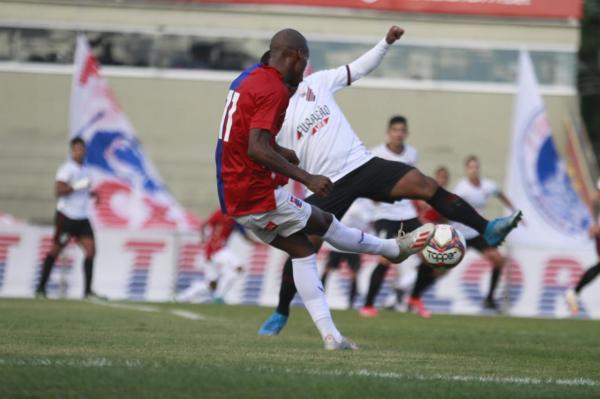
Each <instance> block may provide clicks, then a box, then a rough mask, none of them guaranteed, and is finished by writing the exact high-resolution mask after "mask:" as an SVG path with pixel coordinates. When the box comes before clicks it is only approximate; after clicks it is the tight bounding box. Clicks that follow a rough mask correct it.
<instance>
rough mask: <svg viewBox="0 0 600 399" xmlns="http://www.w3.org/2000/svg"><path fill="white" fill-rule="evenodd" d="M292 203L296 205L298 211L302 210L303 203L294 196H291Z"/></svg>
mask: <svg viewBox="0 0 600 399" xmlns="http://www.w3.org/2000/svg"><path fill="white" fill-rule="evenodd" d="M290 202H291V203H292V204H294V205H296V207H297V208H298V209H300V208H302V201H301V200H299V199H298V198H296V197H294V196H293V195H292V196H290Z"/></svg>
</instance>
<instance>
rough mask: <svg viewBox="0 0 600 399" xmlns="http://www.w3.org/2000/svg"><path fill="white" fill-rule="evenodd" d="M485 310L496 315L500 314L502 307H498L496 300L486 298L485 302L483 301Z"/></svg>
mask: <svg viewBox="0 0 600 399" xmlns="http://www.w3.org/2000/svg"><path fill="white" fill-rule="evenodd" d="M483 308H484V309H485V310H491V311H494V312H496V313H500V307H499V306H498V304H497V303H496V301H495V300H494V298H485V300H484V301H483Z"/></svg>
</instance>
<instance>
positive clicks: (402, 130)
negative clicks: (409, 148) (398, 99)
mask: <svg viewBox="0 0 600 399" xmlns="http://www.w3.org/2000/svg"><path fill="white" fill-rule="evenodd" d="M387 135H388V143H389V144H390V145H391V146H393V147H402V146H403V145H404V142H405V141H406V138H407V137H408V121H407V120H406V118H405V117H403V116H400V115H396V116H392V117H391V118H390V120H389V122H388V129H387Z"/></svg>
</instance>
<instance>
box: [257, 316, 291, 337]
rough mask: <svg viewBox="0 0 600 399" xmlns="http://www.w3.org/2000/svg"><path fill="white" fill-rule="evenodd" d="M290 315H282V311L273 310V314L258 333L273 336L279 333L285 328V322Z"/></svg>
mask: <svg viewBox="0 0 600 399" xmlns="http://www.w3.org/2000/svg"><path fill="white" fill-rule="evenodd" d="M287 320H288V317H287V316H284V315H282V314H281V313H277V312H273V314H272V315H271V316H269V318H268V319H267V321H265V322H264V323H263V325H262V326H260V329H259V330H258V335H262V336H272V335H277V334H279V333H280V332H281V330H283V327H285V324H286V323H287Z"/></svg>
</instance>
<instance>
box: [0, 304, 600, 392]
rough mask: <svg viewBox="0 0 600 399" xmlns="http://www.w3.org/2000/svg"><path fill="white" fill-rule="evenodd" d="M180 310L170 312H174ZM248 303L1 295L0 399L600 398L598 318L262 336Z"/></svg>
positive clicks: (373, 326) (453, 319)
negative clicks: (347, 340) (338, 346)
mask: <svg viewBox="0 0 600 399" xmlns="http://www.w3.org/2000/svg"><path fill="white" fill-rule="evenodd" d="M173 312H175V313H176V314H175V313H173ZM270 312H271V309H266V308H258V307H250V306H217V305H180V304H132V303H121V304H115V303H108V305H98V304H93V303H88V302H83V301H52V300H51V301H35V300H7V299H5V300H0V398H4V399H7V398H137V397H143V398H230V397H232V398H343V399H352V398H361V399H364V398H387V397H403V398H483V397H485V398H486V399H488V398H508V397H510V398H567V397H568V398H588V397H589V398H599V397H600V341H599V332H600V322H598V321H589V320H537V319H518V318H506V317H462V316H446V315H434V316H433V318H432V319H430V320H423V319H419V318H417V317H416V316H414V315H408V314H399V313H395V312H382V313H381V316H380V317H378V318H376V319H363V318H360V317H359V316H358V315H357V313H356V312H350V311H346V312H334V318H335V320H336V323H337V324H338V326H339V328H340V329H341V331H342V332H343V333H345V334H346V335H348V336H349V337H351V338H352V339H353V340H355V341H356V342H357V343H358V344H359V345H360V347H361V349H360V351H358V352H354V353H350V352H325V351H324V350H323V349H322V344H321V340H320V339H319V337H318V333H317V331H316V329H315V328H314V327H313V325H312V323H311V322H310V320H309V318H308V315H307V313H306V311H305V310H304V309H301V308H295V309H292V317H291V320H290V323H289V324H288V326H287V327H286V329H285V330H284V331H283V333H282V334H281V335H280V336H278V337H259V336H258V335H257V333H256V331H257V329H258V327H259V325H260V323H261V322H262V321H263V319H265V318H266V317H267V316H268V315H269V314H270Z"/></svg>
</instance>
